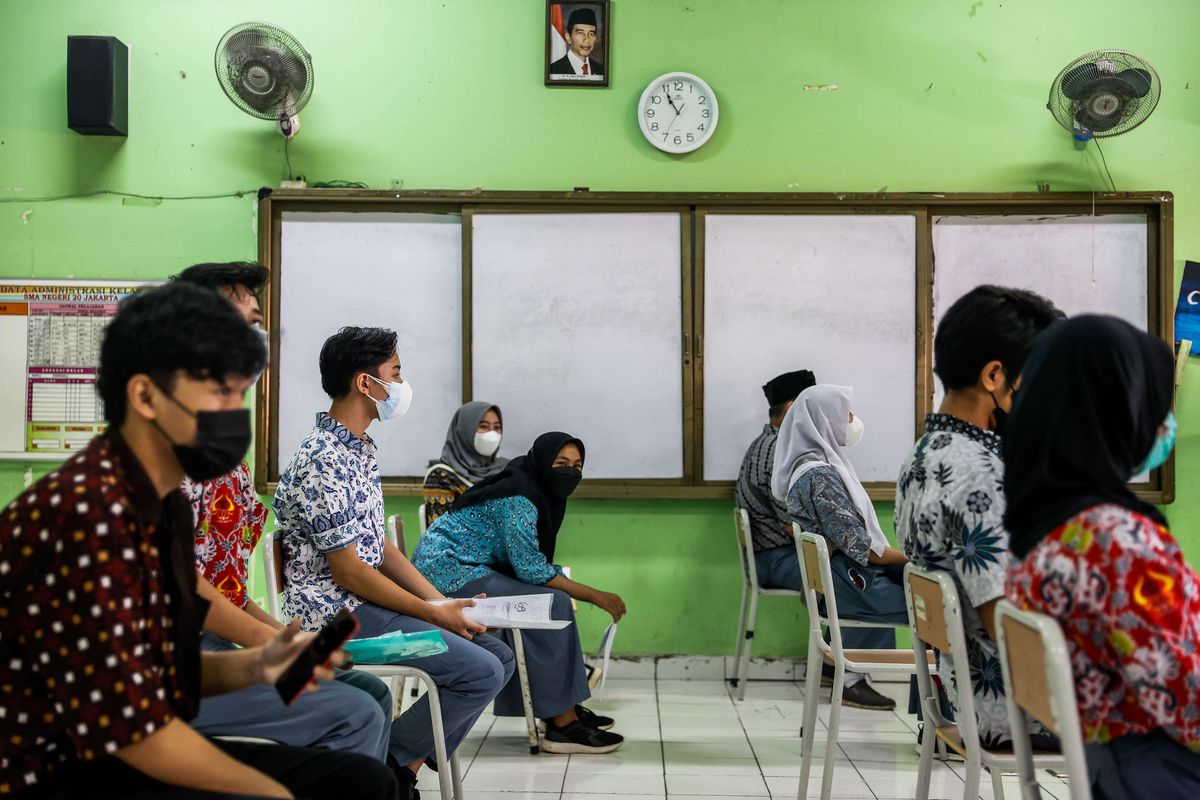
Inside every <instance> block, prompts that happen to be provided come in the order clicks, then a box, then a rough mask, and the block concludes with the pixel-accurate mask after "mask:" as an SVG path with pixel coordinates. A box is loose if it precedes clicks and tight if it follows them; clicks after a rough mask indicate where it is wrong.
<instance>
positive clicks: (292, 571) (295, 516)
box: [273, 414, 384, 630]
mask: <svg viewBox="0 0 1200 800" xmlns="http://www.w3.org/2000/svg"><path fill="white" fill-rule="evenodd" d="M273 507H274V509H275V521H276V524H277V526H278V528H279V534H278V536H279V541H280V546H281V548H282V550H283V586H284V591H283V613H284V616H285V617H287V618H298V619H299V620H300V622H301V624H302V625H303V627H304V629H305V630H317V629H319V628H321V626H322V625H324V624H325V623H326V622H327V621H328V620H329V619H330V618H332V617H333V615H334V614H336V613H337V612H338V610H339V609H341V608H343V607H346V608H349V609H351V610H354V609H355V608H357V607H358V606H360V605H361V604H362V603H363V598H361V597H359V596H358V595H356V594H354V593H352V592H349V591H347V590H345V589H343V588H342V587H341V586H339V585H338V584H337V582H336V581H334V579H333V572H332V570H331V569H330V566H329V561H328V559H326V557H325V555H326V553H332V552H335V551H337V550H343V549H345V548H347V547H354V548H356V550H357V552H358V557H359V558H360V559H361V560H362V561H363V563H364V564H366V565H367V566H369V567H374V568H378V567H379V565H380V564H382V563H383V543H384V537H383V532H384V522H383V489H382V487H381V486H380V482H379V462H378V461H377V460H376V458H375V443H374V442H373V441H372V440H371V437H369V436H367V435H365V434H364V435H363V437H362V438H361V439H360V438H359V437H357V436H355V435H354V434H352V433H351V432H350V431H349V430H347V429H346V427H345V426H343V425H342V424H340V423H339V422H338V421H337V420H335V419H334V418H333V417H331V416H329V415H328V414H321V415H320V416H318V417H317V425H316V427H315V428H313V430H312V431H311V432H310V433H309V434H308V436H306V437H304V441H302V442H301V443H300V449H299V450H297V451H296V454H295V455H294V456H292V461H291V463H290V464H288V467H287V469H285V470H284V471H283V474H282V475H280V476H279V488H278V489H276V491H275V502H274V504H273Z"/></svg>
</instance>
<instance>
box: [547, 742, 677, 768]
mask: <svg viewBox="0 0 1200 800" xmlns="http://www.w3.org/2000/svg"><path fill="white" fill-rule="evenodd" d="M567 771H568V772H569V773H571V774H576V773H586V772H593V773H594V772H621V773H625V774H627V775H662V774H663V756H662V743H661V742H659V741H657V740H655V741H652V742H637V741H630V740H628V739H626V740H625V744H624V745H623V746H622V747H621V749H620V750H618V751H616V752H615V753H607V754H605V755H573V756H571V763H570V766H568V767H567Z"/></svg>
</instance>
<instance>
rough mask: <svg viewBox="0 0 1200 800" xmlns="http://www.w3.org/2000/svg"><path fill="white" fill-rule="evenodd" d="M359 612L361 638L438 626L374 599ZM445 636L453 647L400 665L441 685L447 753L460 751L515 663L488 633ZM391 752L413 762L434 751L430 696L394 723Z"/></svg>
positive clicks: (506, 648)
mask: <svg viewBox="0 0 1200 800" xmlns="http://www.w3.org/2000/svg"><path fill="white" fill-rule="evenodd" d="M354 616H355V617H356V618H357V619H358V624H359V628H358V633H357V634H355V637H356V638H360V639H362V638H367V637H370V636H382V635H383V634H385V633H393V632H395V631H403V632H405V633H416V632H418V631H431V630H438V628H437V627H436V626H434V625H431V624H429V623H428V622H424V621H422V620H419V619H414V618H413V617H406V616H405V615H403V614H397V613H396V612H395V611H391V610H389V609H386V608H381V607H380V606H377V605H375V604H373V603H363V604H362V605H360V606H359V607H358V608H356V609H354ZM442 638H443V639H444V640H445V642H446V646H447V647H448V648H449V649H448V650H447V651H446V652H444V653H439V654H438V655H436V656H425V657H424V658H413V659H408V660H405V661H401V662H398V663H402V664H403V665H404V666H406V667H415V668H417V669H420V670H424V671H425V672H428V673H429V676H430V677H431V678H433V682H434V683H435V684H437V687H438V700H439V701H440V702H441V706H442V723H443V725H444V726H445V730H446V752H447V754H449V753H453V752H454V751H455V750H457V749H458V745H459V744H460V743H461V742H462V740H463V739H464V738H465V737H466V735H467V734H468V733H470V731H471V726H472V725H474V724H475V720H477V719H479V715H480V714H482V713H483V710H484V709H485V708H487V705H488V703H490V702H492V699H493V698H495V696H496V695H497V694H498V693H499V692H500V690H501V689H502V688H503V687H504V684H506V683H508V679H509V678H511V677H512V674H513V664H514V662H513V655H512V651H511V650H509V649H508V647H507V646H505V644H504V643H503V642H501V641H500V640H499V639H497V638H495V637H494V636H488V635H486V634H485V635H483V636H476V637H475V639H474V640H473V641H467V640H466V639H464V638H462V637H461V636H458V635H457V634H453V633H449V632H448V631H442ZM388 753H390V754H391V756H392V757H393V758H395V759H396V761H397V762H398V763H400V764H411V763H412V762H414V761H417V760H419V759H426V758H429V757H430V756H432V755H433V723H432V721H431V720H430V716H429V699H428V698H427V697H422V698H421V699H420V700H419V701H417V703H416V705H414V706H413V707H412V708H410V709H409V710H408V711H407V712H405V713H404V714H402V715H401V716H400V717H398V718H397V719H396V720H395V721H394V722H392V735H391V741H390V742H389V744H388Z"/></svg>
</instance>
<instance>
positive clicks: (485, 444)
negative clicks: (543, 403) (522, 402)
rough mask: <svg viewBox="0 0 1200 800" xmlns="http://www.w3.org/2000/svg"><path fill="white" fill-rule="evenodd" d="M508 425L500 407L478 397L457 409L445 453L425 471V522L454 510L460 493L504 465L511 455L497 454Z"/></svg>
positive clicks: (451, 422)
mask: <svg viewBox="0 0 1200 800" xmlns="http://www.w3.org/2000/svg"><path fill="white" fill-rule="evenodd" d="M503 435H504V425H503V423H502V418H501V416H500V407H499V406H494V405H492V404H491V403H483V402H480V401H475V402H473V403H467V404H466V405H464V406H462V407H461V408H459V409H458V411H455V412H454V416H453V417H451V419H450V430H449V431H447V432H446V444H445V445H443V446H442V457H441V459H440V460H438V461H431V462H430V463H429V471H428V472H426V473H425V486H424V494H425V525H426V526H429V525H432V524H433V522H434V520H436V519H437V518H438V517H440V516H441V515H442V514H444V513H446V512H447V511H448V510H450V506H452V505H453V504H454V501H455V500H457V499H458V498H459V496H460V495H461V494H462V493H463V492H465V491H466V490H467V489H470V488H471V487H472V486H474V485H475V484H476V483H478V482H479V481H481V480H483V479H484V478H488V477H491V476H492V475H495V474H497V473H499V472H500V470H502V469H504V466H505V465H506V464H508V459H507V458H501V457H499V456H497V455H496V452H497V451H498V450H499V449H500V439H501V437H502V436H503Z"/></svg>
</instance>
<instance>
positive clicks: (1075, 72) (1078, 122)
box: [1046, 50, 1161, 142]
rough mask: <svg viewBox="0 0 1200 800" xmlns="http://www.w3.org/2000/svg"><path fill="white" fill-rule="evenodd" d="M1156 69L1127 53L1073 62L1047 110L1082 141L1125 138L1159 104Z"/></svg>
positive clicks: (1061, 76)
mask: <svg viewBox="0 0 1200 800" xmlns="http://www.w3.org/2000/svg"><path fill="white" fill-rule="evenodd" d="M1160 94H1161V84H1160V81H1159V78H1158V73H1157V72H1155V71H1154V67H1152V66H1150V63H1149V62H1148V61H1146V60H1145V59H1143V58H1140V57H1138V56H1135V55H1134V54H1133V53H1127V52H1125V51H1124V50H1097V51H1095V52H1092V53H1088V54H1087V55H1085V56H1080V57H1079V58H1077V59H1075V60H1074V61H1072V62H1071V63H1070V64H1068V65H1067V67H1066V68H1065V69H1064V70H1063V71H1062V72H1060V73H1058V77H1057V78H1055V79H1054V83H1052V84H1050V101H1049V102H1048V103H1046V108H1048V109H1050V113H1051V114H1053V115H1054V119H1056V120H1057V121H1058V124H1059V125H1062V126H1063V127H1064V128H1066V129H1067V130H1068V131H1070V132H1071V133H1072V134H1074V135H1075V138H1076V139H1077V140H1079V141H1081V142H1087V141H1089V140H1091V139H1102V138H1107V137H1109V136H1119V135H1121V134H1122V133H1128V132H1129V131H1131V130H1133V129H1134V128H1136V127H1137V126H1138V125H1141V124H1142V123H1143V122H1145V121H1146V119H1147V118H1148V117H1149V116H1150V113H1151V112H1152V111H1154V107H1155V106H1157V105H1158V98H1159V95H1160Z"/></svg>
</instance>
